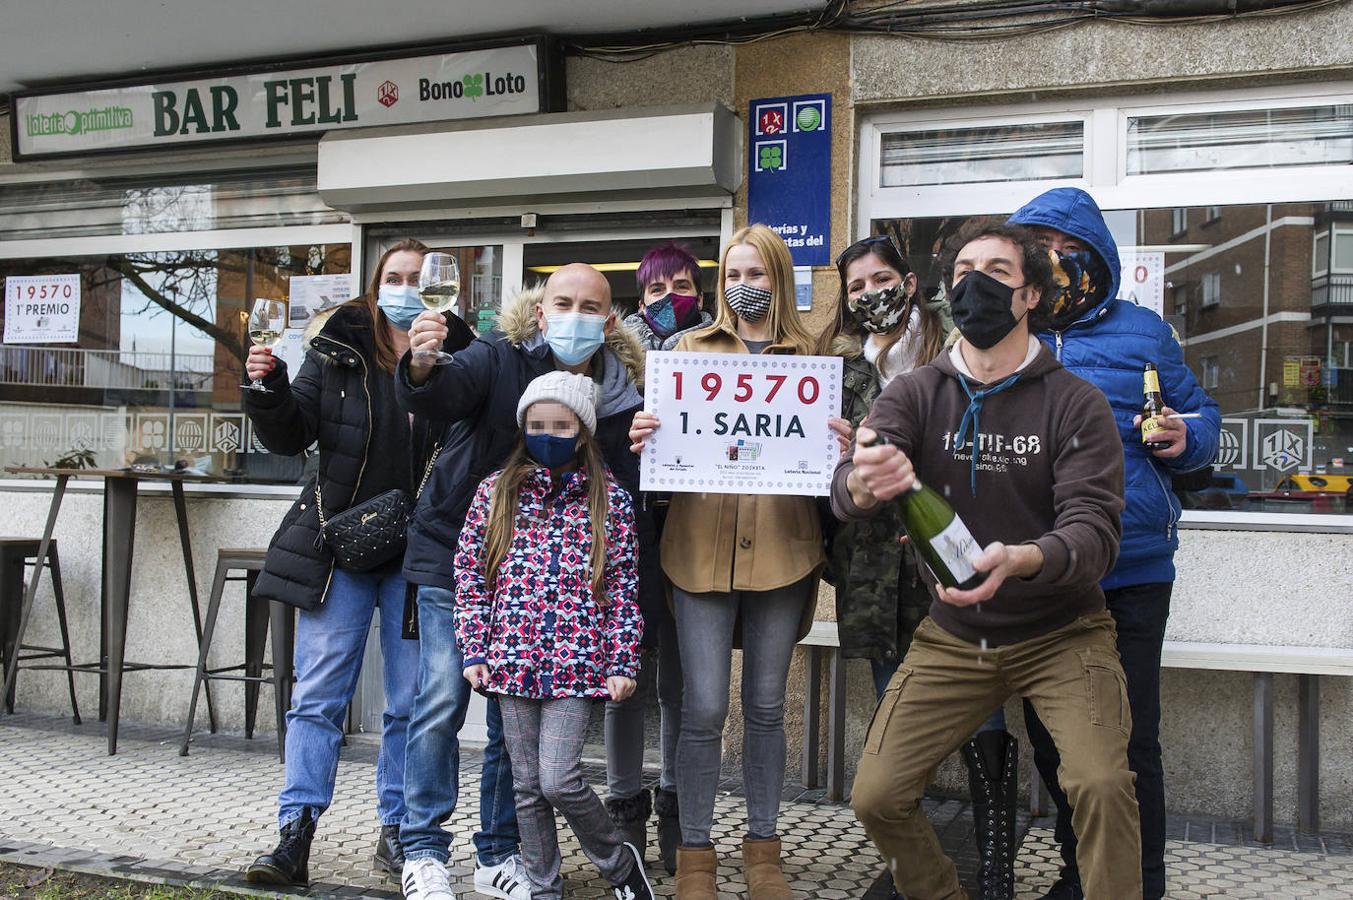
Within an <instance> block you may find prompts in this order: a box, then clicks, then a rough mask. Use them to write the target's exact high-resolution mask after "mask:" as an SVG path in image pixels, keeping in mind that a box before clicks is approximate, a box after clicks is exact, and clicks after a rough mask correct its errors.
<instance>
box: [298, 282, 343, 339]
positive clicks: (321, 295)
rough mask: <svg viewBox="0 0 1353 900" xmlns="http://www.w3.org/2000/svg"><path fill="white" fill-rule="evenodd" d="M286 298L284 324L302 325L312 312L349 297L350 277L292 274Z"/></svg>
mask: <svg viewBox="0 0 1353 900" xmlns="http://www.w3.org/2000/svg"><path fill="white" fill-rule="evenodd" d="M289 291H290V296H289V297H288V298H287V327H288V328H304V327H305V326H307V325H309V324H310V319H311V318H312V317H314V315H315V313H317V312H319V311H320V310H323V309H329V308H331V307H334V306H338V305H339V304H340V303H345V302H347V301H348V300H350V299H351V298H352V276H351V275H347V274H343V275H293V276H291V281H290V285H289Z"/></svg>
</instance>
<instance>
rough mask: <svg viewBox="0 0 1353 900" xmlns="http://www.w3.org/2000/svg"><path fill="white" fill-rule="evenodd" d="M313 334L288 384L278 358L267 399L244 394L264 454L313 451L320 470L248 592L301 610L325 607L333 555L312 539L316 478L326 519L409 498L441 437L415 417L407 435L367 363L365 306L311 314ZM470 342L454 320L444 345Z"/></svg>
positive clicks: (381, 376)
mask: <svg viewBox="0 0 1353 900" xmlns="http://www.w3.org/2000/svg"><path fill="white" fill-rule="evenodd" d="M457 321H458V320H457ZM381 327H384V319H383V317H382V321H381ZM453 327H454V326H453ZM316 328H318V333H317V334H315V335H314V336H313V337H312V338H311V339H310V342H309V350H308V352H307V353H306V358H305V363H304V365H302V366H301V370H300V372H298V373H297V375H296V377H295V378H294V379H293V380H292V381H291V382H290V383H289V384H288V381H287V373H286V364H285V363H283V362H282V361H281V360H278V361H277V366H276V367H275V368H274V369H273V370H272V371H271V372H269V373H268V375H267V376H266V377H265V378H264V379H263V383H264V385H265V386H266V387H268V388H269V389H271V391H272V393H269V394H265V393H262V392H258V391H245V392H244V394H245V399H244V408H245V412H246V413H247V414H248V416H249V419H250V420H251V421H252V422H253V425H254V433H255V434H256V435H258V439H259V441H260V442H261V443H262V444H263V446H265V447H267V448H268V450H269V451H271V452H273V453H278V454H282V455H287V456H294V455H296V454H299V453H303V452H305V450H306V449H307V448H308V447H309V446H310V445H311V444H314V443H318V445H319V470H318V473H317V475H316V476H315V478H312V479H311V480H309V481H307V482H306V484H305V486H304V487H303V488H302V489H301V496H300V497H298V498H297V499H296V502H295V503H294V504H292V507H291V509H290V510H289V511H288V512H287V514H286V515H285V516H284V517H283V519H282V524H281V525H280V526H279V527H278V529H277V532H276V533H275V534H274V535H273V538H272V541H271V542H270V543H269V545H268V556H267V559H266V560H265V562H264V564H263V571H262V572H261V573H260V574H259V578H258V582H257V584H256V585H255V588H254V595H255V596H257V597H264V598H266V599H269V600H280V601H281V602H283V603H288V604H291V605H292V606H299V607H301V608H302V609H314V608H315V607H317V606H319V605H320V604H321V603H323V602H324V597H325V594H326V592H327V590H328V587H329V582H330V578H331V576H332V573H333V556H332V554H330V552H329V549H328V548H327V547H325V546H324V544H323V542H322V541H320V540H319V539H318V538H319V527H320V526H319V514H318V510H317V508H316V506H315V479H316V478H317V479H318V482H319V487H320V491H321V493H322V494H323V496H324V513H325V516H326V518H327V517H329V516H333V515H335V514H337V513H340V512H342V511H344V510H346V509H348V508H349V507H351V506H353V505H355V504H358V503H361V502H363V501H364V500H367V499H369V498H371V497H374V496H376V495H377V494H380V493H383V492H384V491H387V490H390V489H391V488H396V487H398V488H403V489H404V490H406V491H410V492H412V491H413V490H414V489H415V488H416V487H417V481H418V479H419V478H420V477H421V476H422V473H423V469H424V467H425V465H426V460H427V459H428V457H429V455H430V454H431V453H432V450H433V448H434V447H435V446H436V445H437V443H438V442H440V441H441V440H442V438H443V437H444V433H443V432H444V429H443V426H442V424H441V423H439V422H435V421H432V420H428V419H422V418H419V417H415V418H414V420H413V426H412V428H410V425H409V419H408V416H407V414H406V413H405V412H403V410H401V409H400V408H399V405H398V404H397V403H396V401H395V390H394V378H393V377H392V376H391V375H390V373H388V372H386V371H385V370H383V369H381V368H380V366H379V365H378V364H377V363H376V361H375V359H376V352H375V343H374V339H373V335H372V330H371V329H372V322H371V315H370V313H369V312H368V311H367V310H366V308H365V307H364V306H361V305H358V304H355V303H354V304H347V305H344V306H340V307H338V308H337V309H335V310H334V311H333V312H332V313H330V314H328V315H327V316H317V317H316V319H315V321H314V322H313V323H312V325H311V331H314V330H316ZM473 338H474V335H473V333H472V332H470V330H469V328H468V327H466V326H465V325H464V323H460V329H459V330H454V331H453V332H452V336H451V338H450V339H449V340H448V341H447V347H448V349H449V350H451V351H452V352H454V351H455V350H459V349H461V348H462V347H464V346H465V345H466V344H468V343H469V342H470V341H471V340H473ZM394 565H398V563H397V562H396V563H395V564H394Z"/></svg>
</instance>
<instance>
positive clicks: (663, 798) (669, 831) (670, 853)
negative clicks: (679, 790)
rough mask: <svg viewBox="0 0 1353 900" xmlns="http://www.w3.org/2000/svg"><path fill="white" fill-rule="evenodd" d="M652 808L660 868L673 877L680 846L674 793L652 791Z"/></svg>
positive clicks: (678, 822)
mask: <svg viewBox="0 0 1353 900" xmlns="http://www.w3.org/2000/svg"><path fill="white" fill-rule="evenodd" d="M653 808H654V809H655V810H657V813H658V853H659V854H661V856H662V867H663V868H664V869H666V870H667V874H668V875H675V874H676V868H677V847H680V846H681V818H680V815H679V809H678V807H677V794H676V791H665V790H663V789H662V788H656V789H655V790H654V791H653Z"/></svg>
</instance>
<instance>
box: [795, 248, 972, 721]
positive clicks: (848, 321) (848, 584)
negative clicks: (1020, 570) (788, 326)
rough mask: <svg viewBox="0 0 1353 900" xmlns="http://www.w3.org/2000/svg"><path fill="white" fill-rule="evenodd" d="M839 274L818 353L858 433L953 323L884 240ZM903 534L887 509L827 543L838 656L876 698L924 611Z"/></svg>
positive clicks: (841, 261)
mask: <svg viewBox="0 0 1353 900" xmlns="http://www.w3.org/2000/svg"><path fill="white" fill-rule="evenodd" d="M836 269H837V272H838V273H839V275H840V277H841V290H840V293H839V295H838V296H837V301H836V315H835V317H834V318H833V320H832V324H831V325H830V326H829V327H828V328H827V329H826V330H825V331H824V332H823V333H822V335H821V337H820V338H819V339H818V346H817V352H818V353H819V354H822V355H827V356H840V357H842V358H843V360H844V361H845V362H844V365H845V370H844V372H843V377H842V392H841V394H842V397H841V417H842V418H844V419H848V420H849V421H850V424H851V426H852V427H856V428H858V427H859V425H860V422H861V421H862V420H863V419H864V417H865V416H866V415H868V414H869V407H870V406H871V405H872V404H873V402H874V398H875V397H877V396H878V395H879V393H880V392H881V391H882V390H883V386H884V385H885V384H887V383H888V382H889V381H890V380H891V379H892V378H893V377H895V376H897V375H900V374H902V373H904V372H909V371H911V369H913V368H915V367H916V366H918V365H922V364H924V363H927V362H929V361H930V360H931V359H932V358H934V357H935V356H936V355H937V354H938V353H939V352H940V351H941V350H942V349H943V345H944V336H945V334H947V333H948V331H949V329H950V328H952V327H953V323H952V321H951V320H950V319H949V312H948V311H949V304H948V301H947V300H939V301H937V302H936V301H932V302H931V303H925V302H924V301H922V300H921V298H920V294H919V286H918V284H917V279H916V274H915V273H914V272H912V271H911V267H910V266H908V265H907V263H906V261H905V260H904V259H903V258H902V255H901V253H899V252H898V250H897V247H896V245H895V244H894V243H893V242H892V239H891V238H889V237H888V236H887V235H879V236H877V237H872V238H867V239H865V240H863V241H859V242H857V243H855V244H852V245H851V246H850V247H848V248H846V250H845V251H844V252H842V254H841V255H840V256H839V257H837V260H836ZM903 533H904V531H903V527H902V514H901V510H900V509H899V508H898V507H897V506H896V505H895V504H893V505H890V506H889V508H888V509H885V510H884V511H883V512H881V513H879V514H878V515H877V516H874V517H873V518H872V519H868V520H865V521H860V522H849V523H843V524H838V525H837V527H836V530H835V533H834V534H833V535H832V536H831V538H830V549H829V552H828V568H827V578H828V580H830V581H831V583H832V584H833V585H834V586H835V588H836V620H837V627H838V629H839V633H840V639H841V653H842V655H843V656H845V657H847V658H864V659H868V660H869V663H870V666H871V668H872V669H873V674H874V686H875V690H876V691H877V692H878V693H879V694H882V693H883V689H884V688H885V687H886V686H887V684H888V681H889V679H890V678H892V675H893V672H895V671H896V670H897V666H898V664H899V663H900V662H901V661H902V657H904V656H905V655H906V653H907V648H908V647H909V646H910V645H911V635H912V632H913V631H914V630H915V629H916V626H917V625H919V624H920V623H921V620H922V619H924V618H925V617H926V613H927V611H928V610H929V609H930V594H929V592H928V591H927V590H926V587H925V584H924V583H923V582H922V581H921V579H920V577H919V574H918V572H917V568H916V557H915V553H914V552H913V551H912V549H911V548H910V547H909V546H907V545H906V544H904V543H903V542H902V541H901V537H902V535H903Z"/></svg>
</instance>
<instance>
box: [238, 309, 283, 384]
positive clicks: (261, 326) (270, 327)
mask: <svg viewBox="0 0 1353 900" xmlns="http://www.w3.org/2000/svg"><path fill="white" fill-rule="evenodd" d="M286 325H287V305H286V304H285V303H283V302H282V301H281V300H267V299H263V298H260V299H258V300H255V301H254V308H253V309H252V310H250V312H249V343H251V344H253V345H254V346H255V347H272V346H273V345H275V344H276V343H277V342H278V340H280V339H281V337H282V329H284V328H286ZM242 387H244V388H245V389H246V390H250V391H261V392H263V393H265V394H270V393H272V391H271V390H269V389H268V388H266V387H264V386H263V380H262V379H260V378H255V379H254V380H253V381H251V382H249V383H248V384H246V385H242Z"/></svg>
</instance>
